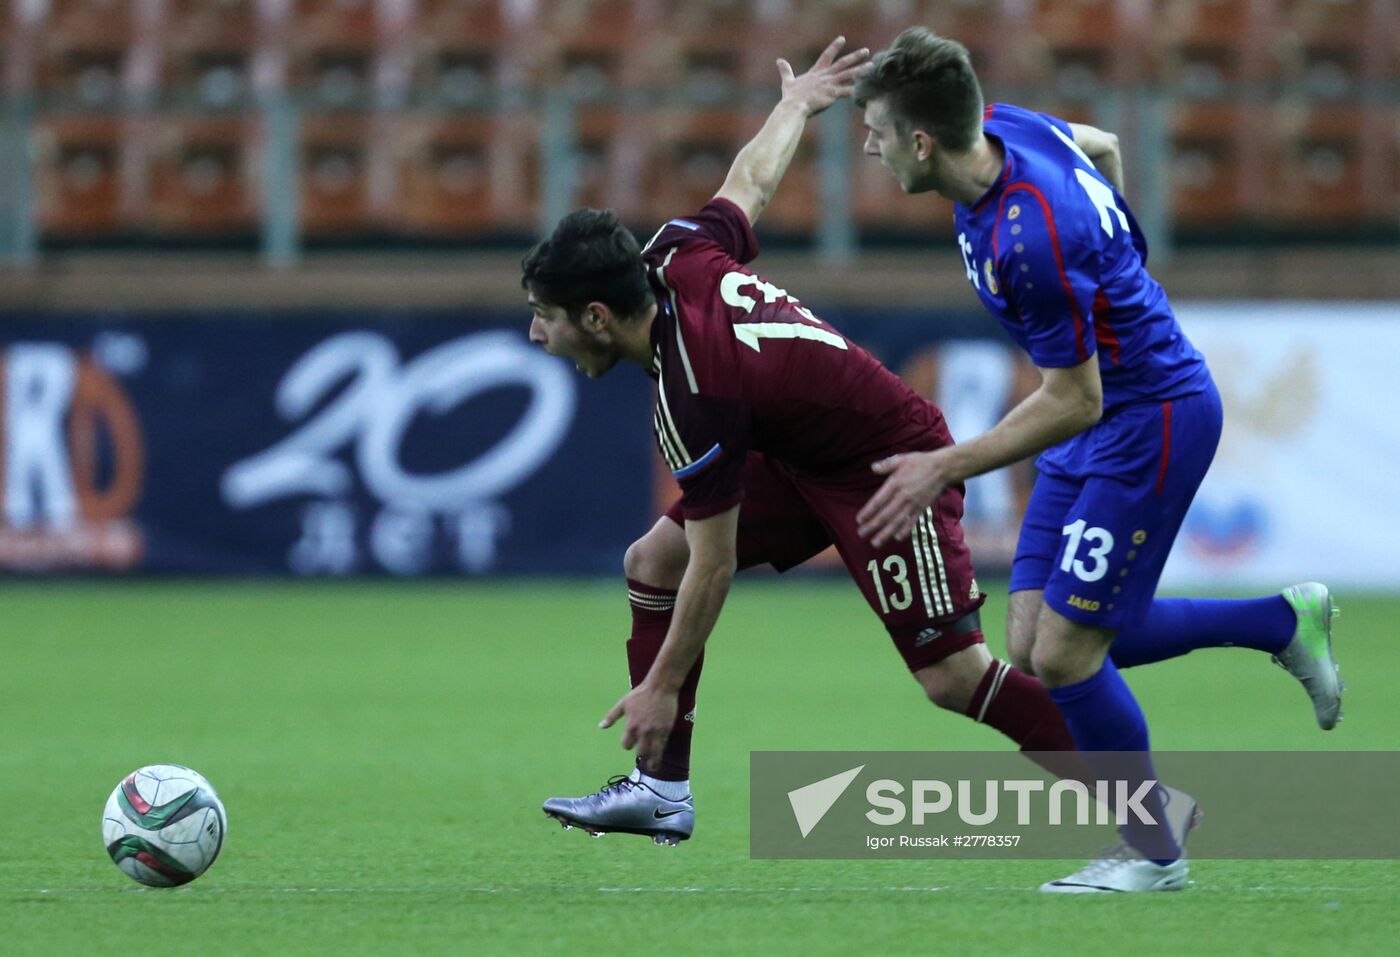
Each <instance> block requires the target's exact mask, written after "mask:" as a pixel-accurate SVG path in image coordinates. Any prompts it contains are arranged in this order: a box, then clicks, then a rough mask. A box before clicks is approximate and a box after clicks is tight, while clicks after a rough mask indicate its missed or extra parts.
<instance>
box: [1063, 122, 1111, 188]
mask: <svg viewBox="0 0 1400 957" xmlns="http://www.w3.org/2000/svg"><path fill="white" fill-rule="evenodd" d="M1069 131H1070V132H1071V133H1072V134H1074V145H1075V146H1078V147H1079V148H1080V149H1082V150H1083V151H1084V155H1085V156H1087V157H1089V159H1090V161H1091V162H1092V163H1093V164H1094V168H1095V169H1097V170H1098V171H1099V172H1100V173H1102V174H1103V177H1104V179H1106V180H1108V181H1109V182H1110V183H1111V184H1113V188H1114V189H1116V190H1118V193H1119V195H1122V193H1123V154H1122V153H1120V152H1119V151H1118V137H1117V135H1116V134H1113V133H1110V132H1108V131H1107V130H1101V129H1099V128H1098V127H1096V126H1087V125H1085V124H1083V123H1071V124H1070V125H1069Z"/></svg>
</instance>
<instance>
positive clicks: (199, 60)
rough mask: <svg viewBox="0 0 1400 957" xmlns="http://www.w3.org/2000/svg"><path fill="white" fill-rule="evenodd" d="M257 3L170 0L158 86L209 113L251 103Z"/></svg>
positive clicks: (249, 0) (248, 0)
mask: <svg viewBox="0 0 1400 957" xmlns="http://www.w3.org/2000/svg"><path fill="white" fill-rule="evenodd" d="M257 42H258V21H257V3H256V0H169V2H168V3H167V4H166V7H165V20H164V22H163V23H162V26H161V31H160V51H161V53H160V60H161V62H160V85H161V86H162V88H163V89H164V90H165V91H167V92H168V93H171V94H174V95H175V96H177V97H180V98H182V99H185V98H193V99H194V100H195V101H196V102H197V103H199V104H200V105H201V106H203V107H206V108H209V109H228V108H231V107H237V106H243V105H246V104H247V103H248V102H249V100H250V99H251V95H252V83H253V76H252V74H253V61H254V52H255V49H256V45H257Z"/></svg>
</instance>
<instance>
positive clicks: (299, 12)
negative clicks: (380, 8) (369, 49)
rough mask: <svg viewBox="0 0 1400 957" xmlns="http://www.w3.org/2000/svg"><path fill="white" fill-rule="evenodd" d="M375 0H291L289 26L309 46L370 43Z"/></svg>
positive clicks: (374, 34)
mask: <svg viewBox="0 0 1400 957" xmlns="http://www.w3.org/2000/svg"><path fill="white" fill-rule="evenodd" d="M376 6H377V4H376V2H375V0H291V10H290V14H291V27H292V31H293V33H294V35H295V36H297V37H298V38H299V39H300V40H302V41H303V42H305V43H306V44H307V45H309V46H326V45H344V46H372V45H373V44H374V41H375V40H376V39H377V35H378V34H377V27H378V22H377V19H376Z"/></svg>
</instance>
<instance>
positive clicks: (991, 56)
mask: <svg viewBox="0 0 1400 957" xmlns="http://www.w3.org/2000/svg"><path fill="white" fill-rule="evenodd" d="M911 7H912V10H911V12H910V16H909V18H908V23H907V24H905V25H907V26H913V25H915V24H917V25H920V26H925V27H928V28H929V29H930V30H932V31H933V32H935V33H937V34H940V35H941V36H946V37H951V38H952V39H954V40H957V41H958V42H959V43H961V44H963V45H964V46H966V47H967V48H968V50H969V51H970V52H971V53H972V65H973V67H975V68H976V70H977V74H978V76H979V77H981V78H982V80H984V81H986V80H991V81H994V82H1008V81H1010V80H1014V78H1015V77H1014V69H1013V68H1014V62H1013V60H1012V58H1011V57H1010V56H1009V51H1008V50H1007V45H1006V42H1005V40H1006V30H1007V21H1006V20H1005V12H1006V9H1005V8H1006V4H1004V3H1003V2H1001V0H916V2H914V3H912V4H911ZM892 39H894V37H893V36H891V37H889V38H888V40H892ZM888 40H887V41H886V42H888ZM884 45H885V43H883V42H882V43H881V44H880V46H884Z"/></svg>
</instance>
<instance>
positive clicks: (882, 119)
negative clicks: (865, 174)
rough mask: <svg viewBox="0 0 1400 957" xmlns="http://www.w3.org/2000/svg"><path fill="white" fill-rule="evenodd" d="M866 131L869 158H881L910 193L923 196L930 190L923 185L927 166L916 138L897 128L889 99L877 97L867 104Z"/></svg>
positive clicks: (866, 151) (902, 186)
mask: <svg viewBox="0 0 1400 957" xmlns="http://www.w3.org/2000/svg"><path fill="white" fill-rule="evenodd" d="M865 129H866V134H865V153H866V155H867V156H878V157H879V158H880V162H882V163H884V164H885V167H886V168H887V169H889V171H890V172H891V173H893V174H894V178H895V179H896V180H898V181H899V185H900V187H901V188H902V189H903V190H904V191H905V192H906V193H920V192H923V191H924V190H925V189H927V188H928V187H927V186H925V185H924V184H923V182H922V180H923V178H924V171H923V169H922V166H923V165H924V164H922V163H920V161H919V157H918V154H917V153H916V152H915V149H916V146H917V144H916V142H915V139H914V136H913V134H912V133H907V134H902V133H900V132H899V130H898V129H897V128H896V127H895V122H894V118H893V117H892V116H891V115H890V109H889V105H888V104H887V103H886V102H885V97H876V98H874V99H872V100H870V101H869V102H868V103H866V104H865Z"/></svg>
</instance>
